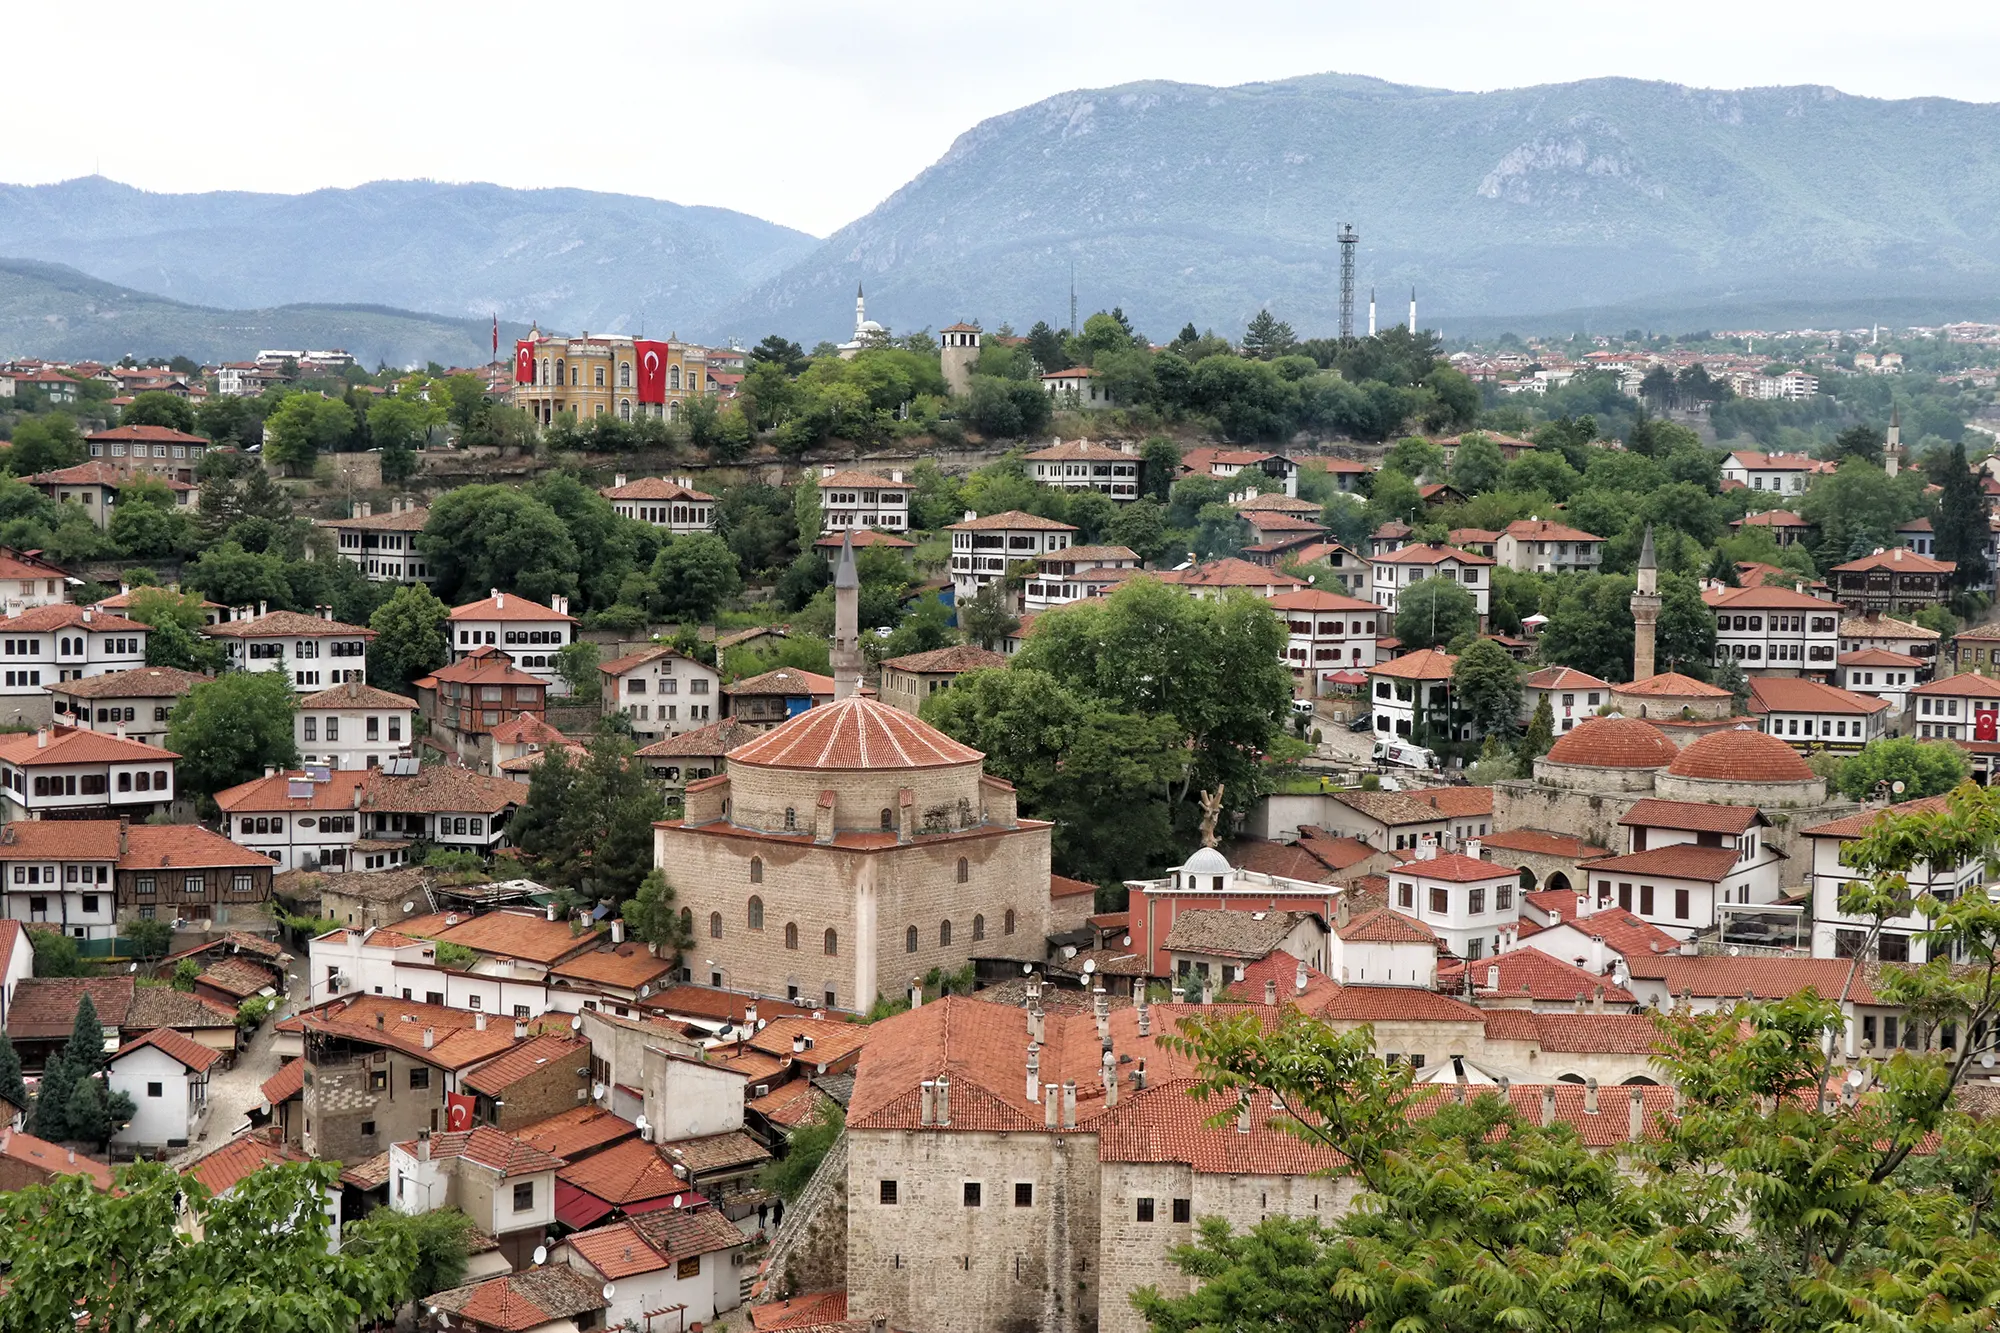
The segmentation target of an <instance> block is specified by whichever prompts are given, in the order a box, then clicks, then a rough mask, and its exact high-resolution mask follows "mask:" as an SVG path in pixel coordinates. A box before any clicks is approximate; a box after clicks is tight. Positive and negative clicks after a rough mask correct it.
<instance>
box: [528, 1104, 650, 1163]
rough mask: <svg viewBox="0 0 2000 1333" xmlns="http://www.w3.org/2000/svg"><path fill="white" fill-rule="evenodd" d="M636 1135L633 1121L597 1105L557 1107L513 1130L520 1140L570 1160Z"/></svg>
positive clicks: (637, 1128) (637, 1130)
mask: <svg viewBox="0 0 2000 1333" xmlns="http://www.w3.org/2000/svg"><path fill="white" fill-rule="evenodd" d="M638 1136H639V1127H638V1126H637V1125H635V1124H633V1123H632V1122H631V1121H630V1120H625V1119H622V1118H620V1117H619V1116H615V1115H613V1114H611V1112H609V1111H607V1110H605V1109H603V1108H602V1107H598V1106H579V1107H576V1108H575V1109H573V1110H569V1111H559V1112H557V1113H556V1114H555V1115H552V1116H550V1117H549V1118H548V1119H546V1120H537V1121H536V1122H535V1123H534V1124H532V1125H523V1126H521V1127H520V1128H519V1129H516V1130H515V1131H514V1137H515V1138H517V1139H519V1140H521V1142H523V1143H526V1144H528V1145H530V1146H531V1147H535V1148H539V1149H541V1150H542V1151H543V1152H545V1153H550V1154H552V1155H554V1156H556V1157H562V1158H566V1159H568V1160H569V1161H572V1162H573V1161H576V1160H577V1159H579V1158H582V1157H587V1156H589V1155H590V1154H591V1153H593V1152H596V1151H597V1150H599V1149H600V1148H607V1147H609V1146H611V1145H612V1144H614V1143H618V1142H621V1141H622V1140H625V1139H632V1138H637V1137H638Z"/></svg>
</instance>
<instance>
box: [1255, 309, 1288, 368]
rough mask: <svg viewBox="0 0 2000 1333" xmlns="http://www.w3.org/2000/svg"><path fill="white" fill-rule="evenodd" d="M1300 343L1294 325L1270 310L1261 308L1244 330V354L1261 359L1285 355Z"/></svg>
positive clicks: (1267, 359) (1266, 359) (1265, 359)
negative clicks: (1293, 330) (1294, 331)
mask: <svg viewBox="0 0 2000 1333" xmlns="http://www.w3.org/2000/svg"><path fill="white" fill-rule="evenodd" d="M1298 345H1299V339H1298V335H1297V334H1295V333H1293V332H1292V326H1291V325H1289V324H1287V323H1285V322H1284V321H1283V320H1281V319H1278V318H1277V317H1276V316H1274V315H1272V313H1271V312H1270V311H1269V310H1259V311H1258V312H1257V314H1256V316H1255V317H1254V318H1252V319H1251V321H1250V327H1249V328H1247V329H1245V330H1244V331H1243V355H1245V356H1250V357H1255V358H1257V359H1258V360H1259V361H1269V360H1272V359H1273V358H1275V357H1280V356H1284V355H1285V354H1286V353H1288V352H1290V351H1291V350H1292V349H1293V348H1294V347H1297V346H1298Z"/></svg>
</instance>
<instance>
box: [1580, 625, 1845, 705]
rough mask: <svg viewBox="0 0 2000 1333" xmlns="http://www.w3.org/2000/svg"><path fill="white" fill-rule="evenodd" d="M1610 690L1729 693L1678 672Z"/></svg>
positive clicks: (1661, 694) (1680, 695) (1662, 694)
mask: <svg viewBox="0 0 2000 1333" xmlns="http://www.w3.org/2000/svg"><path fill="white" fill-rule="evenodd" d="M1822 605H1824V603H1822ZM1611 688H1612V689H1614V690H1616V691H1617V692H1618V693H1620V694H1634V695H1638V696H1640V697H1642V698H1654V699H1658V698H1668V699H1724V698H1727V697H1728V696H1729V691H1728V690H1725V689H1723V688H1722V687H1721V686H1719V685H1711V684H1709V683H1708V682H1707V681H1705V680H1696V679H1695V678H1694V677H1693V676H1683V675H1682V674H1681V673H1680V672H1678V671H1662V672H1660V673H1659V674H1658V675H1654V676H1648V677H1646V679H1644V680H1634V681H1627V682H1626V683H1625V684H1623V685H1614V686H1612V687H1611Z"/></svg>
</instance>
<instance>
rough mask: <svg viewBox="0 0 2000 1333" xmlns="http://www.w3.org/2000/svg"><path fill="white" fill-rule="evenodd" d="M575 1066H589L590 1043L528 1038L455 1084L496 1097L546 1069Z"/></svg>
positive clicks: (540, 1037)
mask: <svg viewBox="0 0 2000 1333" xmlns="http://www.w3.org/2000/svg"><path fill="white" fill-rule="evenodd" d="M579 1062H580V1063H581V1064H583V1065H588V1064H589V1063H590V1043H589V1042H587V1041H578V1040H574V1039H572V1038H569V1037H558V1036H554V1035H553V1034H545V1035H543V1036H539V1037H530V1038H529V1039H528V1040H526V1041H524V1042H521V1043H520V1044H519V1045H517V1046H515V1047H514V1048H513V1049H512V1050H510V1051H508V1052H507V1053H506V1054H504V1055H501V1056H499V1057H497V1058H495V1059H492V1060H489V1061H487V1062H486V1063H485V1064H482V1065H480V1066H478V1067H477V1068H475V1069H473V1070H472V1071H471V1072H470V1073H467V1074H464V1075H461V1076H460V1078H459V1082H460V1083H462V1084H464V1085H465V1086H466V1087H468V1088H471V1089H472V1090H473V1091H474V1092H484V1093H487V1094H489V1095H491V1096H496V1097H497V1096H499V1095H500V1094H502V1093H504V1092H505V1091H506V1090H507V1089H508V1088H511V1087H513V1086H514V1085H515V1084H516V1083H519V1082H520V1081H521V1080H522V1079H524V1078H528V1077H530V1076H532V1075H535V1074H539V1073H541V1072H542V1071H543V1070H545V1069H547V1068H548V1067H549V1066H550V1065H555V1066H557V1067H558V1068H560V1067H562V1066H564V1065H567V1066H569V1067H570V1068H572V1069H574V1068H576V1067H577V1065H578V1064H579Z"/></svg>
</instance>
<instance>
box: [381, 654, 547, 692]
mask: <svg viewBox="0 0 2000 1333" xmlns="http://www.w3.org/2000/svg"><path fill="white" fill-rule="evenodd" d="M439 681H446V682H449V683H451V684H454V685H517V686H523V687H525V688H529V689H537V690H546V689H547V688H548V682H547V681H545V680H543V679H541V678H540V677H538V676H531V675H529V674H528V673H527V672H525V671H523V670H521V669H520V668H519V667H517V666H515V665H514V659H513V658H511V657H509V656H507V654H505V653H503V652H501V651H500V650H499V649H498V648H485V647H481V648H475V649H473V650H472V651H471V652H469V653H467V654H466V655H465V656H464V657H461V658H459V659H458V661H456V662H453V663H452V664H451V665H450V666H443V667H439V668H438V669H437V670H436V671H433V672H431V674H430V675H428V676H425V677H424V678H423V679H422V680H419V681H416V682H414V683H415V685H416V687H417V688H418V689H423V688H425V686H426V684H428V685H429V687H430V688H432V689H435V688H437V682H439Z"/></svg>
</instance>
